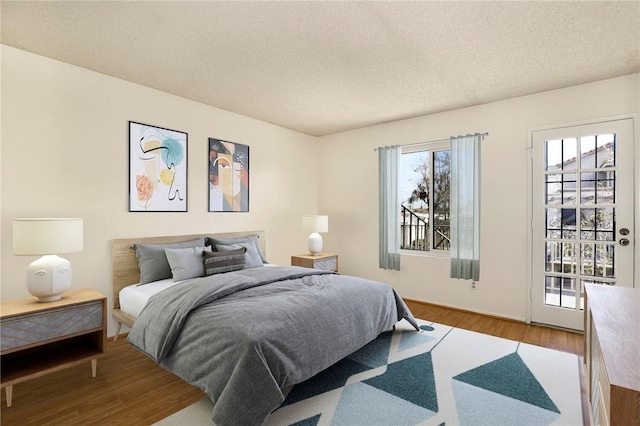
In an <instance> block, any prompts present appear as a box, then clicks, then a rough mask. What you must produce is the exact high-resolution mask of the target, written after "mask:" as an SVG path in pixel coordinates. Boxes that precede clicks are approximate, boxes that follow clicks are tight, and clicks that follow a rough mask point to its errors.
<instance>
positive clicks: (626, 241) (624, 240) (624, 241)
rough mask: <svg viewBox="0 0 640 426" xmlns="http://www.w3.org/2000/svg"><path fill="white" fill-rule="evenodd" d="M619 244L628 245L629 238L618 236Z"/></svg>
mask: <svg viewBox="0 0 640 426" xmlns="http://www.w3.org/2000/svg"><path fill="white" fill-rule="evenodd" d="M619 242H620V245H621V246H623V247H624V246H628V245H629V240H628V239H627V238H620V241H619Z"/></svg>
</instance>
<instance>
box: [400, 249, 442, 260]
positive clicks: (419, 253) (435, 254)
mask: <svg viewBox="0 0 640 426" xmlns="http://www.w3.org/2000/svg"><path fill="white" fill-rule="evenodd" d="M400 255H401V256H413V257H431V258H436V259H449V258H450V252H449V251H442V250H430V251H417V250H400Z"/></svg>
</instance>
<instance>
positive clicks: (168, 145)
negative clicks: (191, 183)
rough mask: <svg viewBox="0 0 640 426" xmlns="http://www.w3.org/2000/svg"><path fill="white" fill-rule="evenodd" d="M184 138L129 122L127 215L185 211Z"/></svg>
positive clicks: (170, 131)
mask: <svg viewBox="0 0 640 426" xmlns="http://www.w3.org/2000/svg"><path fill="white" fill-rule="evenodd" d="M187 137H188V135H187V134H186V133H184V132H179V131H176V130H170V129H165V128H162V127H156V126H150V125H148V124H141V123H136V122H133V121H130V122H129V211H131V212H186V211H187Z"/></svg>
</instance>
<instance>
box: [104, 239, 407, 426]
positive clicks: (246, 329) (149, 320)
mask: <svg viewBox="0 0 640 426" xmlns="http://www.w3.org/2000/svg"><path fill="white" fill-rule="evenodd" d="M200 239H203V240H200ZM247 239H249V241H247ZM198 240H200V241H204V243H205V246H198V245H197V243H196V241H198ZM187 243H189V244H196V245H195V246H190V247H182V246H180V244H187ZM206 243H210V247H213V248H212V249H207V248H203V247H206ZM176 244H177V245H178V247H179V248H176V246H175V245H176ZM141 247H144V248H145V250H150V249H153V250H154V252H153V253H154V254H153V255H154V256H159V254H158V250H159V249H161V248H162V247H164V248H167V250H165V251H164V253H165V254H166V259H165V260H169V263H170V267H171V273H172V275H173V276H172V277H169V278H168V277H166V276H165V277H164V278H160V279H154V280H152V281H148V280H149V279H150V277H151V278H158V276H160V275H162V274H160V275H158V276H151V275H150V274H149V268H148V264H144V262H143V260H144V255H145V253H144V252H142V254H141V250H142V249H141ZM136 250H138V256H140V259H138V258H137V257H136ZM198 250H200V252H199V253H198ZM208 250H211V252H209V251H208ZM192 251H194V252H195V253H196V254H198V255H199V256H200V259H202V258H204V259H205V262H204V263H203V265H204V266H203V268H204V275H205V276H196V272H197V271H196V270H195V269H197V267H196V264H195V259H196V258H195V257H194V255H192V253H191V252H192ZM256 253H257V254H256ZM265 253H266V240H265V233H264V232H263V231H254V232H242V233H225V234H213V235H188V236H174V237H161V238H151V239H149V238H143V239H135V240H134V239H126V240H114V241H113V253H112V254H113V262H114V263H113V274H114V275H113V280H114V304H115V306H114V318H116V320H117V321H118V324H119V325H118V330H117V332H118V333H119V331H120V330H119V329H120V324H126V325H128V326H130V327H131V331H130V332H129V335H128V341H129V343H131V344H132V345H133V346H134V347H136V348H137V349H138V350H140V351H142V352H143V353H145V354H146V355H147V356H149V357H150V358H152V359H153V360H154V361H155V362H157V363H158V364H160V365H161V366H163V367H164V368H166V369H168V370H169V371H171V372H173V373H174V374H176V375H177V376H179V377H181V378H182V379H183V380H185V381H187V382H189V383H191V384H193V385H195V386H198V387H199V388H201V389H202V390H203V391H204V392H205V393H206V394H207V395H208V396H209V398H211V400H212V401H214V402H215V405H214V408H213V412H212V420H213V421H214V422H215V423H216V424H217V425H218V426H226V425H234V426H235V425H259V424H262V423H264V422H265V421H266V419H267V418H268V417H269V415H270V414H271V413H272V412H273V411H274V410H275V409H277V408H278V407H279V406H280V405H281V403H282V402H283V401H284V398H285V396H286V392H287V390H288V389H290V388H291V387H292V386H293V385H295V384H297V383H301V382H303V381H304V380H306V379H308V378H310V377H312V376H314V375H315V374H317V373H319V372H320V371H322V370H324V369H326V368H327V367H329V366H331V365H332V364H334V363H335V362H337V361H339V360H341V359H342V358H344V357H346V356H347V355H350V354H351V353H352V352H354V351H356V350H357V349H359V348H361V347H362V346H364V345H365V344H367V343H368V342H370V341H372V340H373V339H375V338H376V337H377V336H378V335H379V334H380V333H381V332H383V331H386V330H389V329H391V328H392V327H393V326H394V325H395V324H396V323H397V322H398V321H400V320H403V319H404V320H407V321H409V322H410V323H411V324H412V325H413V326H414V327H415V329H416V330H418V327H417V324H416V323H415V319H414V318H413V315H412V314H411V312H410V311H409V309H408V308H407V306H406V305H405V304H404V302H403V301H402V299H401V298H400V297H399V296H398V295H397V294H396V293H395V291H393V289H392V288H391V287H390V286H388V285H387V284H384V283H379V282H374V281H370V280H365V279H362V278H357V277H350V276H344V275H338V274H336V273H333V272H329V271H322V270H317V269H309V268H301V267H296V266H281V265H271V264H268V263H265V262H266V256H265ZM232 258H233V259H232ZM176 259H179V260H180V262H178V261H177V260H176ZM211 259H214V260H212V261H211ZM220 259H223V260H220ZM210 261H211V262H210ZM154 262H155V263H154ZM154 262H152V263H151V264H152V265H157V264H158V261H157V259H156V260H155V261H154ZM189 262H192V263H191V264H190V263H189ZM201 263H202V260H201ZM241 264H242V265H241ZM176 265H177V266H176ZM185 265H191V266H192V267H191V266H185ZM212 265H213V266H212ZM165 266H166V265H165ZM178 266H179V267H178ZM154 267H155V266H154ZM229 268H231V269H232V270H229ZM164 274H165V275H166V271H165V272H164ZM185 277H187V278H185ZM145 281H148V282H146V283H144V284H143V285H137V283H140V282H145ZM132 286H133V292H132V294H135V293H136V291H135V288H136V287H138V288H142V289H143V290H144V291H142V292H141V291H138V292H137V293H138V294H137V295H136V296H135V297H133V298H131V297H124V298H123V299H126V300H127V301H126V303H124V304H122V303H121V301H120V296H122V295H123V294H125V293H126V292H127V291H128V289H129V290H131V288H132ZM145 287H147V288H145ZM153 287H157V288H158V289H154V288H153ZM136 298H137V299H136Z"/></svg>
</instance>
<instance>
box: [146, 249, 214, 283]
mask: <svg viewBox="0 0 640 426" xmlns="http://www.w3.org/2000/svg"><path fill="white" fill-rule="evenodd" d="M203 246H205V239H204V238H198V239H197V240H191V241H183V242H180V243H169V244H135V245H134V248H135V250H136V256H137V257H138V267H139V268H140V284H146V283H150V282H152V281H158V280H163V279H165V278H171V267H170V266H169V262H168V261H167V255H166V254H165V252H164V249H165V248H171V249H174V248H189V247H203Z"/></svg>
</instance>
